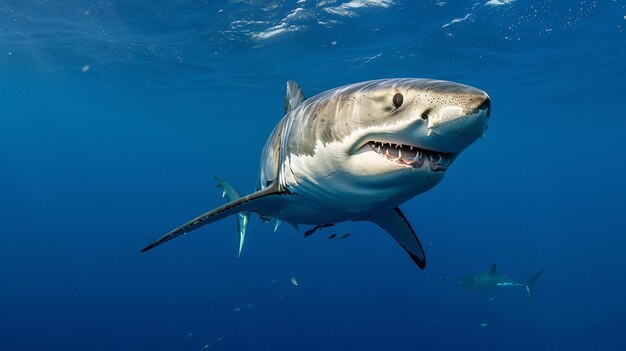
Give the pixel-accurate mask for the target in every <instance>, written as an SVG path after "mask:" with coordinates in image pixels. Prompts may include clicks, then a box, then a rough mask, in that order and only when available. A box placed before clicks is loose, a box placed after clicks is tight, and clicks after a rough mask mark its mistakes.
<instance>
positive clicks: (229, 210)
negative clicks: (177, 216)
mask: <svg viewBox="0 0 626 351" xmlns="http://www.w3.org/2000/svg"><path fill="white" fill-rule="evenodd" d="M284 195H286V193H284V192H281V191H280V190H279V189H278V187H269V188H265V189H263V190H259V191H257V192H254V193H252V194H250V195H246V196H244V197H241V198H239V199H237V200H234V201H231V202H229V203H227V204H225V205H223V206H220V207H218V208H216V209H213V210H211V211H209V212H207V213H205V214H203V215H201V216H198V217H196V218H194V219H192V220H190V221H189V222H187V223H185V224H183V225H181V226H179V227H178V228H176V229H174V230H172V231H171V232H169V233H167V234H165V235H163V236H162V237H161V238H159V239H158V240H157V241H155V242H153V243H152V244H150V245H148V246H146V247H144V248H143V249H142V250H141V252H146V251H148V250H150V249H152V248H154V247H156V246H159V245H161V244H163V243H165V242H167V241H170V240H172V239H174V238H176V237H179V236H181V235H185V234H187V233H189V232H190V231H192V230H195V229H198V228H200V227H202V226H203V225H206V224H209V223H213V222H215V221H218V220H220V219H222V218H225V217H228V216H231V215H234V214H237V213H241V212H246V211H251V212H256V213H260V214H263V213H262V212H265V211H272V210H273V207H274V206H275V205H276V203H277V201H278V197H280V196H284Z"/></svg>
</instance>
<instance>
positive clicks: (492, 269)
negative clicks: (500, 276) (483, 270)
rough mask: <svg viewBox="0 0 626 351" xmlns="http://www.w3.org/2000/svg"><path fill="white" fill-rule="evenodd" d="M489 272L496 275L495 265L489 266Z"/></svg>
mask: <svg viewBox="0 0 626 351" xmlns="http://www.w3.org/2000/svg"><path fill="white" fill-rule="evenodd" d="M489 271H490V272H491V274H494V273H496V264H495V263H494V264H492V265H491V269H490V270H489Z"/></svg>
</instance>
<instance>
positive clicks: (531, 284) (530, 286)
mask: <svg viewBox="0 0 626 351" xmlns="http://www.w3.org/2000/svg"><path fill="white" fill-rule="evenodd" d="M542 274H543V268H541V270H540V271H539V272H537V274H535V275H534V276H533V277H532V278H530V279H529V280H528V282H526V291H528V296H530V301H531V302H535V284H536V283H537V280H538V279H539V277H541V275H542Z"/></svg>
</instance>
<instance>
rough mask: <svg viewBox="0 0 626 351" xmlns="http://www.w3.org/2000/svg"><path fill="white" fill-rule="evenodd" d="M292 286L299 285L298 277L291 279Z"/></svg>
mask: <svg viewBox="0 0 626 351" xmlns="http://www.w3.org/2000/svg"><path fill="white" fill-rule="evenodd" d="M291 284H293V285H296V286H297V285H298V280H297V279H296V277H291Z"/></svg>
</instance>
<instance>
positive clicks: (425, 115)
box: [422, 109, 430, 120]
mask: <svg viewBox="0 0 626 351" xmlns="http://www.w3.org/2000/svg"><path fill="white" fill-rule="evenodd" d="M429 113H430V109H428V110H426V111H424V112H423V113H422V119H423V120H427V119H428V114H429Z"/></svg>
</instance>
